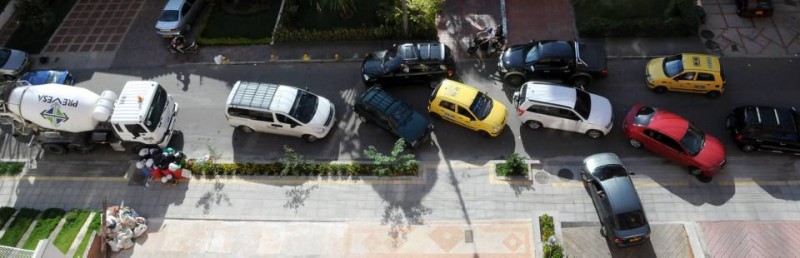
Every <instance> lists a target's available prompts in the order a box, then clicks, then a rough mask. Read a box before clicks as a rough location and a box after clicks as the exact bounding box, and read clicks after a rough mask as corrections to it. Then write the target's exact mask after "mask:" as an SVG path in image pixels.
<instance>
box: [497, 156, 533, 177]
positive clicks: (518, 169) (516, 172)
mask: <svg viewBox="0 0 800 258" xmlns="http://www.w3.org/2000/svg"><path fill="white" fill-rule="evenodd" d="M495 168H496V169H497V175H498V176H523V175H527V174H528V164H527V163H525V159H524V158H522V156H520V155H519V154H518V153H512V154H511V155H508V157H507V158H506V161H505V162H503V163H499V164H497V166H496V167H495Z"/></svg>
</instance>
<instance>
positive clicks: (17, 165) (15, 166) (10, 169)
mask: <svg viewBox="0 0 800 258" xmlns="http://www.w3.org/2000/svg"><path fill="white" fill-rule="evenodd" d="M23 168H25V163H24V162H2V161H0V176H13V175H16V174H19V172H22V169H23Z"/></svg>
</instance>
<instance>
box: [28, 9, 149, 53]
mask: <svg viewBox="0 0 800 258" xmlns="http://www.w3.org/2000/svg"><path fill="white" fill-rule="evenodd" d="M143 1H144V0H78V2H77V3H76V4H75V6H74V7H73V8H72V11H70V13H69V14H68V15H67V17H66V18H65V19H64V21H63V22H62V23H61V25H60V26H59V27H58V29H57V30H56V32H55V33H54V34H53V36H52V37H51V38H50V41H49V42H48V44H47V46H45V48H44V51H42V52H43V53H63V52H78V53H80V52H103V51H106V52H110V51H116V50H117V47H118V46H119V45H120V43H122V39H123V38H124V36H125V33H126V32H127V31H128V28H129V27H130V26H131V24H132V23H133V19H134V17H136V14H137V13H138V12H139V10H140V9H141V7H142V4H143Z"/></svg>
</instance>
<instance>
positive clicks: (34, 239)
mask: <svg viewBox="0 0 800 258" xmlns="http://www.w3.org/2000/svg"><path fill="white" fill-rule="evenodd" d="M64 213H66V212H65V211H64V210H62V209H58V208H50V209H47V210H45V211H44V213H43V214H42V217H41V218H39V221H38V222H37V223H36V227H34V228H33V231H31V234H30V236H28V240H27V241H25V244H24V245H23V246H22V248H24V249H28V250H33V249H36V245H37V244H38V243H39V240H42V239H47V238H49V237H50V233H53V230H54V229H56V226H58V222H60V221H61V218H63V217H64Z"/></svg>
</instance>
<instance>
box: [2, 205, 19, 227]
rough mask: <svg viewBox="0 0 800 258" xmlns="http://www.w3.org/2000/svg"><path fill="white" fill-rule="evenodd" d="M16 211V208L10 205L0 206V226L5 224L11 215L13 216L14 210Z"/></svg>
mask: <svg viewBox="0 0 800 258" xmlns="http://www.w3.org/2000/svg"><path fill="white" fill-rule="evenodd" d="M16 211H17V209H14V208H12V207H2V208H0V228H3V226H5V225H6V222H8V219H10V218H11V216H14V212H16Z"/></svg>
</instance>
